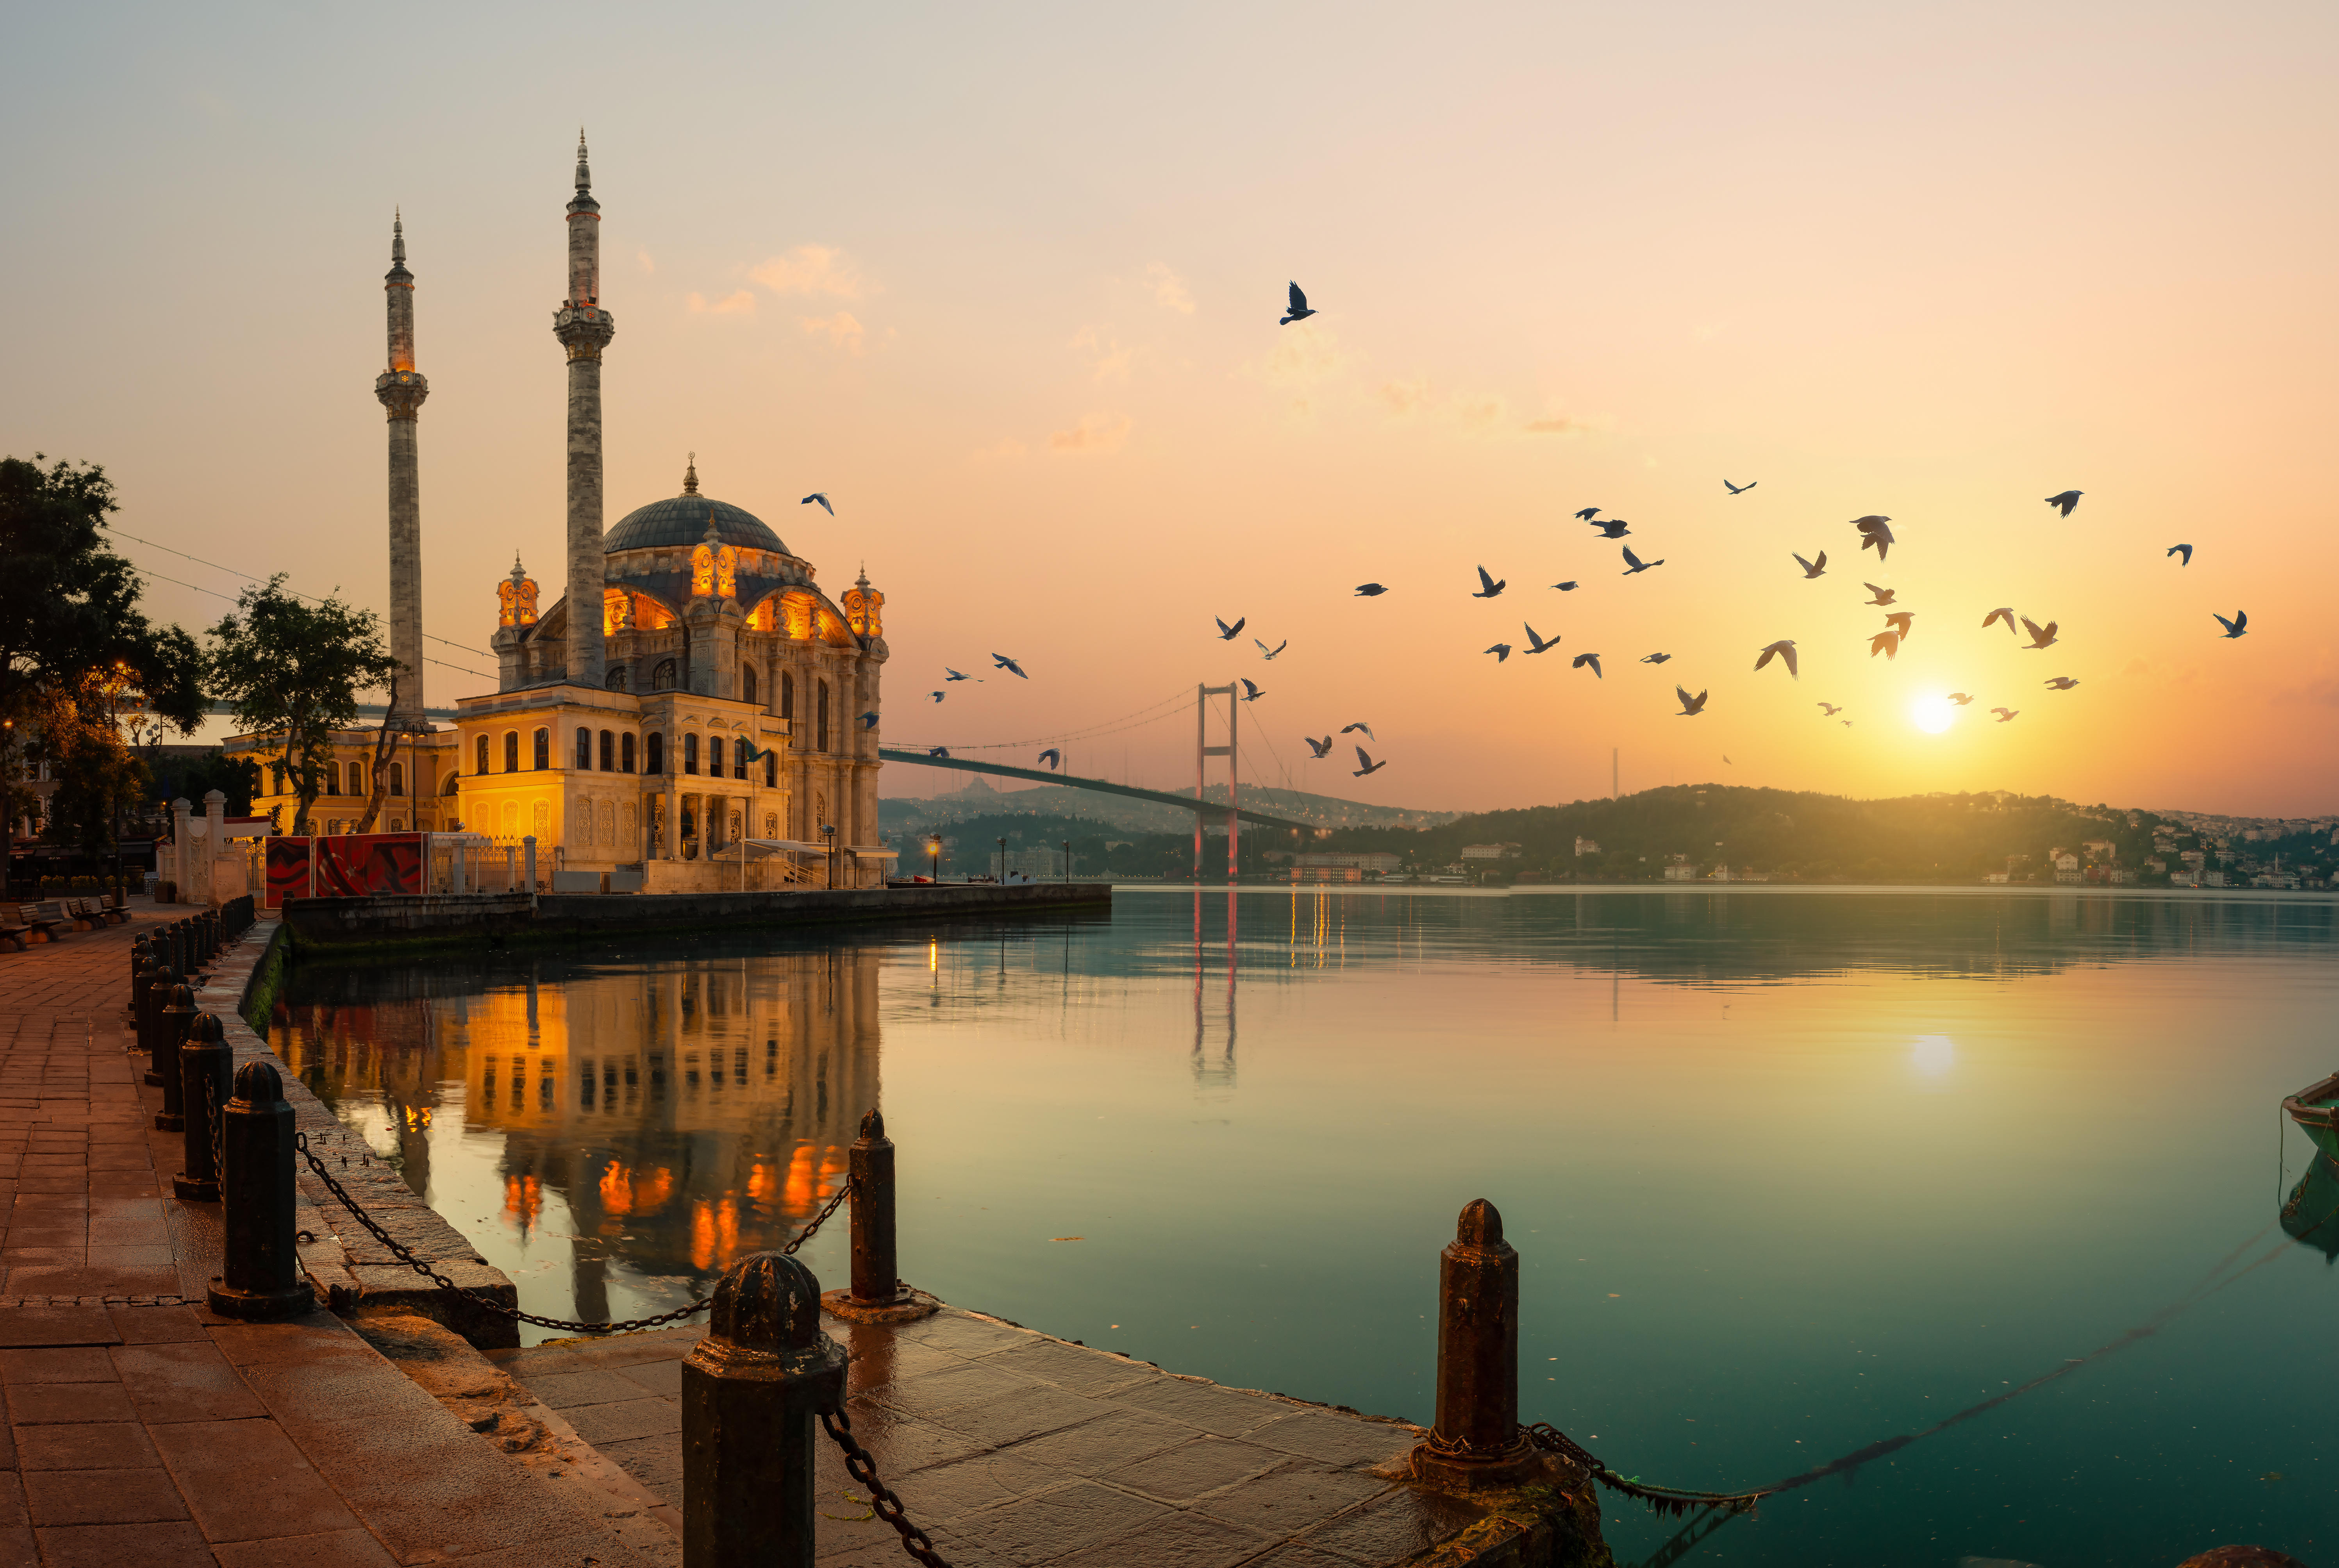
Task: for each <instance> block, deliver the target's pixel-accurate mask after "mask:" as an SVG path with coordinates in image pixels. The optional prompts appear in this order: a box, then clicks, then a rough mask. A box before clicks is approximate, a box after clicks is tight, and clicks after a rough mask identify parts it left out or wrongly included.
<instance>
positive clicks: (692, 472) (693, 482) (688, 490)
mask: <svg viewBox="0 0 2339 1568" xmlns="http://www.w3.org/2000/svg"><path fill="white" fill-rule="evenodd" d="M682 493H683V494H684V495H686V496H695V495H696V494H698V454H697V453H696V452H693V453H691V454H690V461H689V462H688V463H686V464H685V465H684V467H683V470H682Z"/></svg>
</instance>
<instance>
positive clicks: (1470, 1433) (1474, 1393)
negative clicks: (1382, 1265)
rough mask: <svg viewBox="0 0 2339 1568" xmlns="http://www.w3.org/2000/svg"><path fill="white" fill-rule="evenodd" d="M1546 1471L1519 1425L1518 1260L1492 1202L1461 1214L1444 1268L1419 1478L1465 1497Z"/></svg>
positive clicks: (1417, 1458) (1417, 1459) (1481, 1201)
mask: <svg viewBox="0 0 2339 1568" xmlns="http://www.w3.org/2000/svg"><path fill="white" fill-rule="evenodd" d="M1542 1469H1543V1464H1542V1461H1541V1458H1540V1457H1539V1456H1538V1455H1536V1453H1535V1448H1534V1446H1533V1445H1531V1444H1530V1443H1529V1442H1528V1441H1527V1435H1526V1434H1525V1432H1523V1431H1521V1430H1520V1428H1519V1255H1518V1253H1517V1252H1515V1250H1513V1249H1512V1247H1511V1245H1510V1243H1508V1242H1506V1241H1505V1240H1504V1239H1503V1217H1502V1216H1501V1215H1500V1214H1498V1213H1496V1212H1495V1206H1494V1205H1493V1204H1491V1203H1489V1202H1487V1201H1486V1200H1485V1198H1477V1199H1475V1200H1474V1201H1473V1202H1471V1203H1470V1204H1469V1205H1468V1206H1467V1207H1466V1208H1464V1209H1463V1210H1462V1218H1461V1222H1460V1223H1459V1224H1458V1225H1457V1226H1456V1228H1455V1233H1454V1240H1453V1241H1452V1243H1451V1244H1449V1245H1448V1246H1447V1247H1446V1250H1445V1252H1444V1253H1443V1254H1442V1255H1441V1256H1440V1257H1439V1259H1438V1267H1437V1423H1436V1425H1435V1426H1433V1427H1431V1428H1430V1432H1429V1435H1428V1436H1427V1437H1426V1438H1425V1439H1424V1440H1423V1441H1421V1442H1420V1443H1417V1444H1416V1445H1414V1449H1413V1474H1414V1476H1415V1478H1416V1480H1421V1481H1427V1482H1432V1483H1435V1484H1438V1485H1442V1486H1447V1487H1453V1488H1456V1489H1457V1490H1460V1491H1464V1492H1477V1491H1485V1490H1488V1489H1491V1488H1495V1487H1502V1486H1517V1485H1521V1484H1525V1483H1526V1482H1528V1481H1530V1480H1533V1479H1534V1478H1535V1476H1536V1475H1537V1474H1540V1473H1541V1472H1542Z"/></svg>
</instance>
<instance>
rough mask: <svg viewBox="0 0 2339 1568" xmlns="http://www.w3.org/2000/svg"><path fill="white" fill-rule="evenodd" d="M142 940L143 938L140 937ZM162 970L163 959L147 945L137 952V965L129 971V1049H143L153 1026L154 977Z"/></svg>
mask: <svg viewBox="0 0 2339 1568" xmlns="http://www.w3.org/2000/svg"><path fill="white" fill-rule="evenodd" d="M142 940H143V939H142ZM162 972H163V961H162V960H161V959H159V958H157V957H155V956H154V950H153V947H152V946H151V945H149V946H147V947H144V948H143V949H142V950H141V951H140V952H139V954H138V963H137V967H135V968H134V969H133V970H132V971H131V972H130V1049H131V1050H145V1049H146V1042H147V1040H149V1039H150V1038H151V1037H152V1035H153V1028H154V998H153V990H154V977H155V976H156V975H158V974H161V973H162Z"/></svg>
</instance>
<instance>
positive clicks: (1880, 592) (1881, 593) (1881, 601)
mask: <svg viewBox="0 0 2339 1568" xmlns="http://www.w3.org/2000/svg"><path fill="white" fill-rule="evenodd" d="M1860 587H1863V588H1866V589H1867V590H1868V591H1869V592H1870V593H1871V594H1874V595H1875V596H1876V597H1874V598H1872V599H1870V600H1869V601H1868V602H1869V603H1870V604H1871V605H1889V604H1890V603H1891V602H1892V596H1893V594H1894V593H1895V592H1896V591H1897V590H1895V589H1892V588H1880V587H1877V586H1876V585H1875V584H1874V583H1862V584H1860Z"/></svg>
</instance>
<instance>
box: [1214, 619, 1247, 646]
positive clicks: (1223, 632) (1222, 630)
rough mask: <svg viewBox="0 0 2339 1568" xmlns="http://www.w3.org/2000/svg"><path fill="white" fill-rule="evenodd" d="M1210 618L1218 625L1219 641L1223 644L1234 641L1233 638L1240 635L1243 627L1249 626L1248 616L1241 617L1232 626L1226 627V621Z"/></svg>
mask: <svg viewBox="0 0 2339 1568" xmlns="http://www.w3.org/2000/svg"><path fill="white" fill-rule="evenodd" d="M1210 618H1211V619H1212V620H1214V621H1217V622H1218V623H1219V639H1220V640H1221V641H1223V642H1229V643H1230V642H1232V641H1234V640H1235V638H1236V637H1237V636H1239V634H1240V633H1241V631H1242V629H1243V627H1245V626H1248V625H1249V624H1250V617H1249V616H1242V617H1241V618H1240V619H1239V620H1237V621H1236V622H1235V624H1234V625H1232V626H1229V625H1227V623H1226V621H1225V620H1224V619H1223V618H1221V617H1219V616H1211V617H1210Z"/></svg>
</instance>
